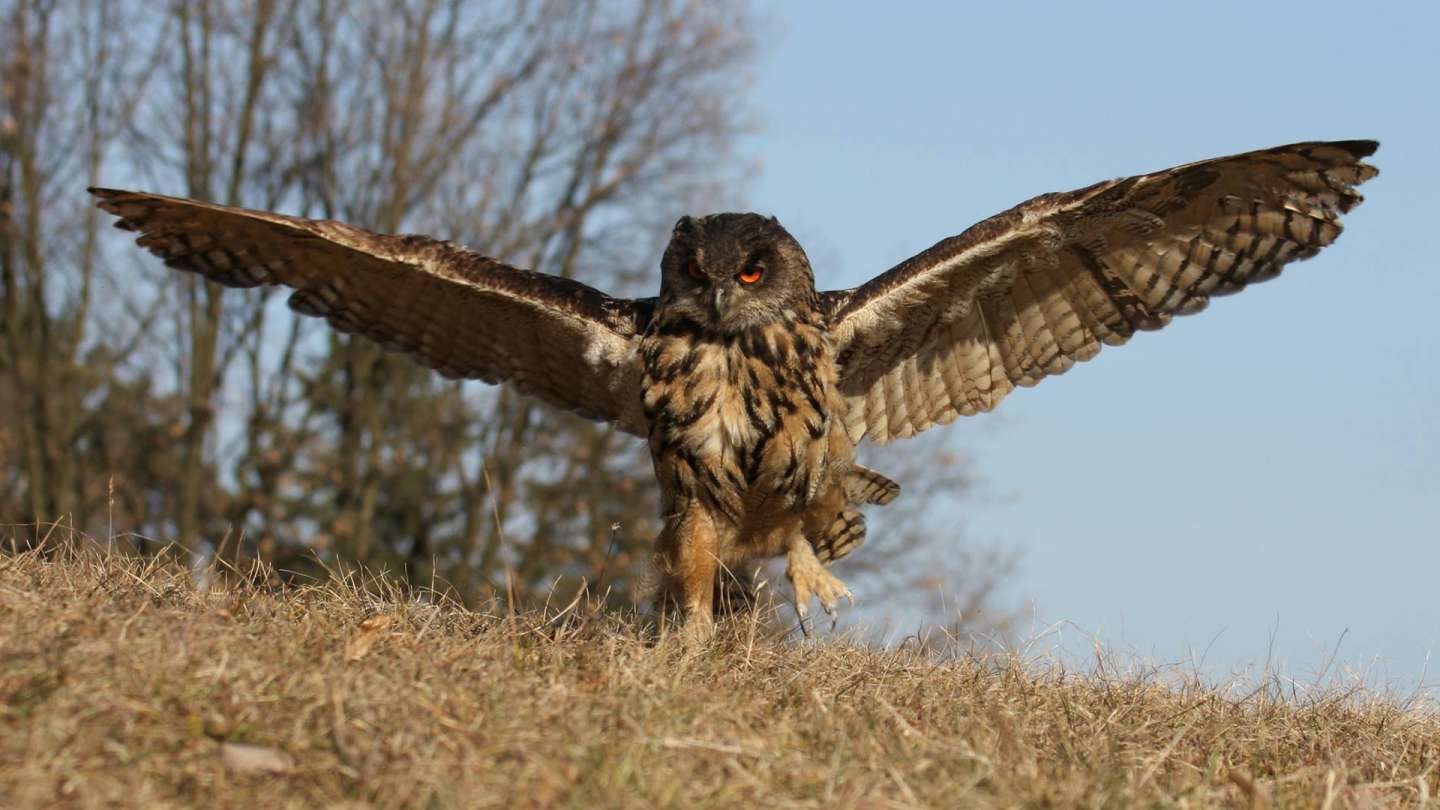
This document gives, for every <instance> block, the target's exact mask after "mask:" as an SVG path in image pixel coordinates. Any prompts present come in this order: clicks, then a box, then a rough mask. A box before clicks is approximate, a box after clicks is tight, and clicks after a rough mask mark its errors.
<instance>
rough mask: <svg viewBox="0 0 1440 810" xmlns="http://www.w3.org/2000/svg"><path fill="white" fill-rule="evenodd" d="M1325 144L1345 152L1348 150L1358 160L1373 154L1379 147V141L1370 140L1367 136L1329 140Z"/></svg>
mask: <svg viewBox="0 0 1440 810" xmlns="http://www.w3.org/2000/svg"><path fill="white" fill-rule="evenodd" d="M1326 145H1327V146H1333V147H1335V148H1337V149H1344V150H1345V151H1346V152H1349V153H1350V155H1351V156H1352V157H1354V158H1356V159H1357V160H1358V159H1359V158H1366V157H1370V156H1371V155H1373V154H1375V151H1376V150H1377V149H1379V148H1380V142H1379V141H1377V140H1372V139H1369V138H1358V139H1355V140H1347V141H1331V142H1329V143H1328V144H1326Z"/></svg>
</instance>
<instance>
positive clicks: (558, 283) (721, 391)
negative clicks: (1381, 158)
mask: <svg viewBox="0 0 1440 810" xmlns="http://www.w3.org/2000/svg"><path fill="white" fill-rule="evenodd" d="M1376 148H1377V144H1376V142H1374V141H1336V142H1308V143H1297V144H1291V145H1288V146H1280V147H1275V148H1272V149H1265V150H1260V151H1255V152H1248V153H1244V154H1239V155H1233V156H1230V157H1224V158H1217V159H1213V160H1206V161H1201V162H1198V163H1191V164H1187V165H1184V166H1178V167H1175V168H1171V169H1165V170H1163V171H1158V172H1152V173H1150V174H1142V175H1137V176H1134V177H1126V178H1122V179H1119V180H1110V181H1105V182H1100V183H1096V184H1094V185H1091V186H1087V187H1085V188H1082V189H1079V190H1076V191H1070V192H1062V193H1053V194H1044V195H1041V196H1039V197H1035V198H1034V199H1031V200H1028V201H1026V202H1023V203H1021V204H1019V205H1017V206H1015V207H1014V208H1011V209H1010V210H1008V211H1005V212H1003V213H1001V214H998V215H996V216H993V217H991V218H989V219H987V220H984V221H983V222H980V223H979V224H977V225H974V226H972V227H971V228H969V229H968V230H966V231H964V232H963V233H961V234H959V235H958V236H953V237H950V238H947V239H944V240H942V241H940V242H938V243H937V244H935V245H934V246H933V247H931V248H929V249H928V250H925V251H923V252H921V253H920V254H918V255H916V256H914V257H912V258H909V259H906V260H905V261H903V262H901V263H900V264H898V265H896V266H895V267H893V268H891V269H890V270H887V271H885V272H884V273H881V274H880V275H878V276H876V277H874V278H873V279H871V280H870V281H868V282H866V283H864V284H862V285H860V286H858V287H854V288H852V289H845V290H832V291H825V292H821V291H818V290H817V289H816V287H815V280H814V274H813V271H812V268H811V265H810V261H809V260H808V259H807V258H806V255H805V251H804V249H803V248H802V247H801V246H800V244H799V243H798V242H797V241H796V240H795V238H794V237H792V236H791V235H790V233H789V232H787V231H786V230H785V228H784V227H782V226H781V224H780V223H779V222H778V221H777V220H776V219H775V218H774V217H766V216H761V215H758V214H729V213H727V214H713V215H710V216H704V217H688V216H687V217H681V218H680V220H679V222H678V223H676V225H675V228H674V232H673V233H672V234H671V237H670V242H669V246H668V247H667V248H666V250H665V253H664V257H663V258H662V260H661V262H660V290H659V294H658V295H657V296H656V297H653V298H640V299H627V298H617V297H612V296H609V295H606V294H605V293H603V292H600V291H599V290H596V289H593V288H591V287H588V286H586V285H584V284H581V283H579V282H576V281H573V280H571V279H568V278H561V277H558V276H552V275H545V274H543V273H538V272H532V271H529V270H522V269H517V268H514V267H510V266H507V265H505V264H503V263H501V262H499V261H496V260H495V259H491V258H488V257H486V256H484V255H481V254H479V253H476V252H472V251H470V250H467V249H465V248H463V247H460V246H457V245H454V244H451V243H449V242H444V241H438V240H435V239H431V238H428V237H425V236H415V235H406V236H391V235H383V234H377V233H372V232H370V231H367V230H363V229H361V228H356V227H352V226H350V225H346V224H344V223H340V222H334V221H328V220H323V221H321V220H311V219H303V218H300V217H292V216H284V215H281V214H274V213H267V212H261V211H249V210H244V209H240V208H231V207H226V206H220V205H214V204H210V203H205V202H199V201H195V200H186V199H178V198H173V197H164V196H160V195H156V194H148V193H144V192H135V191H119V190H113V189H101V188H93V189H91V190H90V191H91V193H92V194H94V195H95V196H96V197H97V198H98V199H99V205H100V207H102V208H103V209H105V210H106V211H108V212H110V213H112V214H114V215H115V216H117V217H118V218H119V221H118V222H117V223H116V224H117V226H118V227H120V228H123V229H126V230H131V231H137V232H139V234H140V236H139V239H138V242H139V244H140V245H142V246H143V247H145V248H147V249H149V250H150V251H151V252H153V253H155V254H156V255H158V256H160V257H161V258H163V259H164V260H165V263H166V264H167V265H169V266H170V267H174V268H176V269H179V270H186V271H190V272H194V273H199V274H200V275H202V276H204V277H205V278H208V279H210V280H212V281H215V282H218V283H220V284H223V285H227V286H231V287H254V286H259V285H283V286H285V287H289V288H291V289H292V290H293V292H292V293H291V295H290V298H289V303H290V306H291V307H292V308H294V309H295V310H296V311H298V312H300V313H302V314H305V315H312V316H315V317H320V318H324V319H326V321H327V322H329V324H330V325H331V326H332V327H334V328H336V329H339V330H341V331H344V332H350V333H355V334H359V335H363V336H365V337H367V338H370V339H372V340H374V341H377V342H378V343H380V344H381V345H383V346H385V347H386V348H388V349H391V350H394V351H398V352H403V353H405V354H408V355H410V356H411V357H412V358H414V359H415V360H416V361H418V362H420V363H422V364H424V365H426V366H429V367H430V368H433V369H435V370H436V371H438V372H440V373H441V374H443V375H445V376H447V377H451V378H468V379H479V380H484V381H486V382H489V383H507V384H509V385H512V386H514V387H515V388H516V389H518V390H519V391H521V392H523V393H525V394H528V395H531V396H534V397H536V398H538V399H541V400H543V401H545V402H547V403H549V404H551V405H553V406H556V407H559V408H564V409H566V410H569V411H572V412H574V413H577V414H580V415H582V416H585V417H589V418H591V419H597V420H603V421H606V422H611V423H614V424H615V425H616V426H617V427H618V428H619V429H620V430H622V431H625V432H628V433H631V434H633V435H634V436H636V437H638V438H640V439H643V440H645V441H647V442H648V443H649V449H650V454H651V458H652V460H653V462H654V468H655V476H656V478H657V480H658V482H659V487H660V498H661V516H662V518H663V527H664V528H663V529H662V530H661V532H660V535H659V537H658V538H657V539H656V542H655V561H656V567H657V570H658V573H659V574H660V581H661V583H662V587H661V595H662V603H663V604H667V605H674V606H676V607H677V608H678V610H679V611H680V612H681V613H682V614H683V617H684V622H683V625H682V626H683V630H682V634H683V635H684V636H685V637H686V638H689V639H702V640H703V639H704V638H706V637H708V635H709V634H710V633H711V632H712V628H713V626H714V619H713V614H714V607H715V606H714V600H715V598H716V597H715V594H716V592H717V582H720V581H721V580H722V579H723V577H724V574H725V572H727V571H739V570H743V568H744V566H746V565H747V564H750V563H753V562H754V561H757V560H765V559H769V558H777V557H784V558H785V561H786V575H787V577H788V579H789V580H790V582H791V584H792V586H793V594H794V604H795V608H796V611H797V613H798V614H799V616H800V617H801V625H802V627H808V624H807V622H806V619H807V617H808V614H809V605H810V604H811V601H812V599H813V600H818V602H819V604H820V606H821V607H822V608H823V609H824V610H825V611H826V612H827V613H828V614H830V615H831V616H832V617H833V616H834V614H835V612H836V610H837V609H838V607H839V603H840V602H841V601H842V600H845V601H849V602H851V603H853V597H852V596H851V594H850V591H849V590H848V589H847V588H846V587H845V585H844V584H843V583H842V582H841V581H840V580H839V579H837V578H836V577H835V576H834V575H833V574H832V573H831V572H830V571H829V570H828V568H827V566H828V564H829V563H830V562H831V561H833V560H836V559H839V558H840V557H843V556H844V555H846V554H848V553H850V552H852V551H854V550H855V549H856V548H858V547H859V546H860V545H861V543H862V542H863V541H864V538H865V521H864V517H863V515H862V513H861V511H860V508H861V507H862V506H864V505H867V504H885V503H888V502H890V501H891V500H893V499H894V498H895V497H896V495H897V494H898V493H899V487H898V486H897V485H896V484H895V483H894V482H892V481H890V480H889V479H887V478H886V477H885V476H883V475H881V474H880V473H878V472H876V471H874V470H870V469H867V468H865V467H863V466H860V465H859V464H857V463H856V462H855V448H856V446H857V445H859V444H860V443H861V442H863V441H866V440H869V441H872V442H876V443H878V444H884V443H887V442H890V441H892V440H894V439H900V438H905V437H908V436H913V435H915V434H917V433H919V432H921V431H923V430H926V429H927V428H930V427H934V426H936V425H944V424H948V423H950V422H952V421H954V420H955V419H956V418H957V417H959V416H962V415H965V416H968V415H972V414H979V413H983V412H986V411H989V410H991V409H992V408H994V407H995V406H996V405H997V404H998V403H999V402H1000V401H1001V400H1002V399H1004V398H1005V396H1006V395H1007V394H1009V393H1010V392H1011V391H1012V390H1014V389H1015V387H1016V386H1033V385H1035V384H1036V383H1038V382H1040V381H1041V380H1042V379H1044V378H1046V377H1048V376H1051V375H1055V374H1060V373H1063V372H1064V371H1066V370H1067V369H1069V368H1070V367H1071V366H1072V365H1074V364H1075V363H1076V362H1078V361H1082V360H1088V359H1090V358H1092V357H1094V356H1095V355H1096V354H1097V353H1098V352H1099V351H1100V348H1101V347H1102V346H1105V345H1120V344H1123V343H1125V342H1126V341H1128V340H1129V339H1130V337H1131V336H1132V335H1134V334H1135V333H1136V332H1140V331H1147V330H1154V329H1159V328H1161V327H1163V326H1165V325H1166V324H1167V323H1169V322H1170V320H1171V319H1172V318H1173V317H1174V316H1176V315H1186V314H1190V313H1194V312H1199V311H1200V310H1202V309H1204V308H1205V306H1206V305H1207V304H1208V303H1209V302H1210V299H1211V298H1212V297H1214V296H1220V295H1227V294H1230V293H1234V292H1238V291H1239V290H1241V289H1244V288H1245V287H1246V286H1247V285H1250V284H1253V283H1255V282H1259V281H1264V280H1266V279H1269V278H1272V277H1274V276H1275V275H1277V274H1279V272H1280V270H1281V269H1282V268H1283V267H1284V266H1285V265H1286V264H1288V263H1290V262H1293V261H1297V260H1301V259H1306V258H1309V257H1311V256H1313V255H1315V254H1316V253H1317V252H1318V251H1319V250H1320V249H1321V248H1323V247H1325V246H1326V245H1329V244H1330V243H1331V242H1333V241H1334V240H1335V239H1336V237H1338V236H1339V234H1340V230H1341V223H1340V215H1341V214H1343V213H1345V212H1347V211H1349V210H1350V209H1351V208H1352V207H1353V206H1355V205H1356V204H1358V203H1359V202H1360V201H1361V197H1360V195H1359V194H1358V193H1357V192H1356V191H1355V187H1356V186H1358V185H1359V184H1361V183H1363V182H1365V181H1366V180H1368V179H1370V178H1372V177H1374V176H1375V175H1376V174H1377V170H1376V169H1375V168H1374V167H1373V166H1371V165H1369V164H1366V163H1364V162H1362V159H1363V158H1365V157H1367V156H1369V155H1371V154H1373V153H1374V151H1375V149H1376Z"/></svg>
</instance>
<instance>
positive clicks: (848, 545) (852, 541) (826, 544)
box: [810, 505, 865, 565]
mask: <svg viewBox="0 0 1440 810" xmlns="http://www.w3.org/2000/svg"><path fill="white" fill-rule="evenodd" d="M864 544H865V516H864V515H863V514H861V513H860V510H859V509H858V508H857V507H855V506H853V505H852V506H847V507H845V508H844V509H842V510H841V511H840V514H838V515H836V516H835V519H834V520H832V521H831V522H830V526H829V527H828V528H827V529H826V530H825V532H824V533H823V534H821V535H820V536H819V537H815V538H811V540H810V545H811V546H813V547H814V548H815V556H816V558H818V559H819V560H820V562H822V563H825V564H827V565H828V564H830V563H832V562H835V561H836V560H838V559H840V558H841V557H844V556H845V555H847V554H849V553H850V552H852V551H854V550H855V549H857V548H860V546H862V545H864Z"/></svg>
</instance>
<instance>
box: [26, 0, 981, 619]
mask: <svg viewBox="0 0 1440 810" xmlns="http://www.w3.org/2000/svg"><path fill="white" fill-rule="evenodd" d="M5 23H6V24H5V26H4V33H3V34H0V37H3V42H0V44H3V52H0V53H3V58H4V59H5V60H6V64H5V72H4V85H3V103H4V107H3V110H0V276H3V278H0V284H3V288H0V295H3V300H0V305H3V319H4V322H3V335H4V341H3V343H4V345H3V347H0V486H3V487H4V491H0V522H8V523H24V522H40V521H47V520H55V519H58V518H61V517H68V519H70V520H71V521H72V522H74V523H75V524H76V525H77V526H80V527H85V528H90V529H91V530H96V529H97V528H98V527H99V526H100V525H101V524H100V521H101V519H102V518H103V519H104V521H105V523H104V525H105V526H106V531H108V530H109V526H110V525H111V524H112V523H113V524H114V525H116V526H117V527H119V528H121V529H123V530H126V531H130V532H133V534H132V535H130V537H131V539H133V543H132V545H133V546H135V547H136V548H138V549H141V550H144V549H146V548H148V547H149V544H150V540H149V538H154V539H156V540H158V541H162V542H163V541H178V542H180V543H182V544H184V545H185V546H186V547H187V548H189V549H191V550H192V551H194V552H196V553H200V554H223V555H227V556H228V555H242V554H243V555H258V556H260V557H262V558H265V559H268V560H271V561H274V562H276V563H278V564H279V565H280V566H281V568H283V569H287V570H293V571H307V570H313V569H314V564H313V563H314V560H315V558H316V557H319V558H320V559H321V560H323V561H325V562H326V564H333V563H336V562H340V563H351V562H354V563H363V564H366V565H369V566H371V567H372V568H376V569H386V570H389V571H391V572H392V573H394V574H396V575H399V576H404V577H408V578H410V579H411V580H412V581H415V582H420V583H425V584H430V583H432V582H435V583H440V584H446V585H448V586H450V587H452V588H453V589H454V591H455V592H456V593H457V594H458V595H460V596H461V597H463V598H465V599H468V600H486V599H491V598H495V597H497V596H499V595H504V597H505V598H507V599H517V600H521V601H528V600H535V599H541V598H543V597H544V596H545V595H546V594H547V593H548V592H549V591H550V590H551V589H554V588H560V589H562V590H563V591H564V592H566V593H567V594H568V593H569V592H571V591H572V590H573V589H574V588H578V587H581V586H582V583H584V584H586V585H588V587H590V588H591V589H592V592H609V593H611V594H612V595H613V596H614V597H615V598H616V599H629V598H632V597H633V596H634V595H636V594H637V593H638V592H640V590H642V587H643V583H642V582H641V579H640V576H639V575H640V572H642V571H644V570H645V569H646V567H647V563H648V557H649V553H650V552H649V548H650V544H651V541H652V539H653V537H654V534H655V532H656V531H657V529H658V526H657V525H656V507H657V503H656V498H655V493H654V489H653V487H654V483H653V474H652V471H651V469H650V461H649V457H648V454H647V453H646V450H645V447H644V445H643V443H640V442H636V441H634V440H633V439H631V438H629V437H626V436H623V435H620V434H617V433H616V432H615V431H614V430H613V429H611V428H608V427H603V426H597V425H595V424H592V423H589V422H585V421H583V420H581V419H578V418H575V417H571V416H568V415H565V414H560V413H556V412H554V411H552V410H551V409H548V408H545V407H543V406H540V405H537V404H535V403H533V402H531V401H529V400H527V399H525V398H523V397H520V396H518V395H516V394H514V393H513V392H511V391H508V390H505V389H496V388H491V387H487V386H484V385H480V384H477V383H464V384H461V383H454V382H448V381H444V380H441V379H439V378H438V377H437V376H436V375H434V374H431V373H429V372H428V371H426V370H424V369H421V368H419V367H418V366H416V365H414V364H413V363H411V362H410V361H408V360H406V359H404V358H401V357H398V356H394V355H388V354H386V353H385V352H384V351H382V350H381V349H380V348H379V347H377V346H375V345H372V344H371V343H369V342H367V341H365V340H363V339H360V338H355V337H351V336H348V335H343V334H337V333H335V332H332V331H331V330H328V329H326V328H325V326H324V324H323V323H316V322H313V321H310V320H307V319H304V318H301V317H298V316H296V315H294V314H293V313H291V312H290V311H289V310H288V309H287V308H286V307H285V306H284V299H283V294H281V293H276V292H274V291H271V292H265V291H261V290H254V291H248V292H246V293H243V294H234V293H226V294H222V293H221V291H220V289H219V288H218V287H216V286H214V285H212V284H208V283H205V282H203V281H201V280H199V279H197V278H191V277H184V276H180V275H178V274H175V273H173V272H172V271H169V270H166V269H164V268H161V267H158V266H156V265H155V264H154V263H153V262H150V261H148V260H145V259H143V258H142V257H141V256H140V255H139V254H138V252H137V251H134V250H133V248H131V247H130V246H129V245H128V244H126V240H124V239H120V238H115V239H103V238H101V236H100V235H99V234H100V231H99V230H98V228H99V226H100V224H101V222H100V219H99V217H98V216H97V215H96V213H95V212H94V210H93V208H91V207H90V206H89V205H88V201H87V200H85V199H84V197H83V195H82V193H81V190H82V189H83V187H84V186H85V185H88V184H95V183H98V182H101V181H103V183H105V184H111V185H118V184H121V183H125V184H135V185H141V186H143V187H146V188H153V189H156V190H159V191H165V192H170V193H178V194H183V195H188V196H193V197H200V198H204V199H210V200H215V201H219V202H223V203H227V204H238V205H244V206H248V207H254V208H273V209H281V210H286V211H290V212H295V213H299V214H302V215H307V216H314V217H329V218H335V219H341V220H345V221H347V222H351V223H354V224H357V225H361V226H365V227H369V228H372V229H375V230H380V231H388V232H396V231H407V230H409V231H420V232H426V233H433V234H437V235H440V236H443V237H448V238H452V239H455V240H457V241H461V242H464V243H466V244H468V245H471V246H473V247H474V248H476V249H478V250H480V251H482V252H485V253H488V254H490V255H493V256H495V257H497V258H499V259H502V260H504V261H507V262H510V263H513V264H516V265H519V266H524V267H532V268H535V269H537V270H541V271H544V272H549V273H556V274H560V275H564V276H567V277H572V278H577V279H580V280H582V281H585V282H587V283H590V284H593V285H595V286H598V287H601V288H604V289H607V290H616V291H619V292H622V293H629V292H637V291H642V290H643V291H645V292H648V291H649V290H650V289H651V288H652V285H653V284H654V277H655V268H656V265H657V263H658V258H657V257H658V256H659V255H660V251H661V248H662V247H663V239H664V237H665V235H666V234H667V233H668V231H669V226H670V225H671V224H672V223H673V222H674V221H675V219H676V218H678V217H679V216H680V215H681V214H685V213H696V212H699V211H705V210H717V209H724V208H732V207H734V206H736V205H737V204H738V203H739V202H740V196H741V195H740V193H739V190H740V189H741V187H742V186H743V183H744V180H745V176H746V167H745V164H744V161H743V160H742V159H741V158H740V156H738V155H737V154H736V153H735V152H734V144H735V143H736V141H737V138H738V136H739V135H740V134H741V133H742V132H744V131H745V129H746V128H747V124H748V121H747V109H748V108H747V106H746V104H747V102H746V99H747V89H748V88H747V84H748V81H749V75H750V74H749V72H748V70H747V66H748V64H749V63H750V62H751V57H752V55H753V50H754V47H753V39H752V37H753V32H752V28H753V22H752V21H751V20H750V19H749V13H748V11H747V9H746V7H744V6H740V5H719V4H700V3H684V4H681V3H676V2H667V0H638V2H624V3H622V2H616V1H612V0H573V1H572V2H565V3H561V2H551V1H550V0H518V1H517V2H500V0H484V1H481V2H474V1H470V0H467V1H466V2H461V0H390V1H385V0H314V2H304V3H301V2H298V0H193V2H174V3H171V4H169V5H168V6H166V7H163V8H160V9H158V10H157V8H156V7H155V6H154V5H153V4H152V5H145V4H141V3H138V2H132V0H117V2H107V3H103V4H99V3H86V2H81V0H11V2H10V3H9V5H8V6H7V7H6V11H5ZM116 279H124V281H122V282H120V283H114V281H115V280H116ZM102 288H103V289H104V292H103V293H98V294H97V290H99V289H102ZM954 469H962V468H954ZM908 477H909V478H910V479H911V480H914V481H928V482H930V483H931V484H932V485H933V487H934V491H935V492H941V491H943V492H944V493H945V494H947V495H948V494H950V493H951V492H953V488H958V487H960V486H962V485H963V481H960V480H958V479H956V478H955V477H954V476H947V474H945V473H944V471H938V470H934V469H928V470H926V471H925V473H924V474H922V475H915V476H908ZM911 489H912V492H911V493H909V494H908V495H907V504H908V510H907V511H906V512H905V514H907V515H910V516H917V515H923V514H925V513H926V511H927V510H926V508H925V507H924V504H925V503H926V492H925V491H927V490H928V489H929V488H927V487H923V486H922V487H919V489H920V490H922V491H921V492H920V493H918V495H917V493H915V492H914V491H913V490H915V489H916V487H913V486H912V487H911ZM12 516H14V517H12ZM889 517H890V518H892V519H890V520H888V521H887V520H886V518H885V517H884V516H882V517H880V518H879V521H878V522H877V535H879V537H880V538H881V539H878V540H877V541H876V542H875V543H872V545H871V548H867V549H866V552H865V553H864V554H863V555H861V559H862V560H863V559H869V560H871V561H872V563H873V564H872V565H871V566H869V567H870V568H872V569H874V570H875V571H889V572H892V573H891V576H890V582H891V583H892V584H898V582H899V581H898V580H896V579H895V574H894V572H897V571H908V570H912V569H908V568H907V567H906V566H904V565H903V564H901V563H899V562H897V561H900V560H902V558H909V555H914V554H915V553H917V552H916V549H919V548H924V547H926V543H925V539H924V538H925V537H926V536H927V531H929V530H928V529H927V527H925V526H924V525H923V524H921V523H911V522H910V521H911V520H919V518H914V517H912V518H910V519H908V520H899V521H898V522H897V521H896V520H894V519H893V518H894V517H895V516H893V515H892V516H889ZM858 564H859V565H861V566H864V565H865V564H864V562H861V563H858ZM985 570H996V569H993V568H990V569H985ZM968 573H971V574H974V572H968ZM982 577H983V575H980V576H973V575H972V576H971V578H970V581H972V582H981V583H983V578H982ZM912 585H913V583H907V584H905V589H906V592H913V587H911V586H912ZM974 594H975V599H976V600H979V601H982V602H983V601H984V600H985V598H986V597H987V596H988V591H986V590H984V589H983V588H981V589H979V590H976V591H974Z"/></svg>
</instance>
